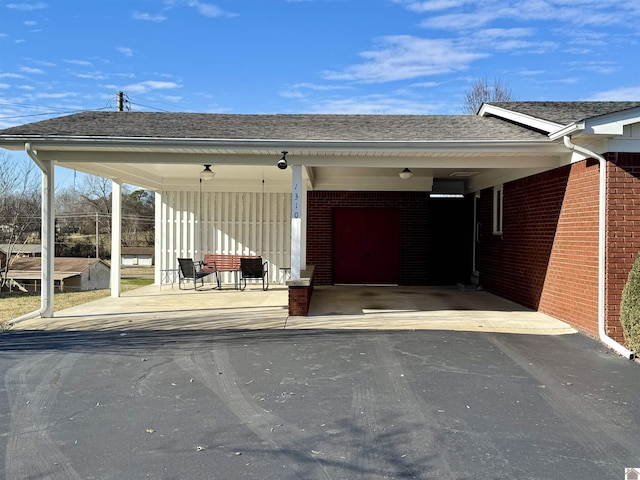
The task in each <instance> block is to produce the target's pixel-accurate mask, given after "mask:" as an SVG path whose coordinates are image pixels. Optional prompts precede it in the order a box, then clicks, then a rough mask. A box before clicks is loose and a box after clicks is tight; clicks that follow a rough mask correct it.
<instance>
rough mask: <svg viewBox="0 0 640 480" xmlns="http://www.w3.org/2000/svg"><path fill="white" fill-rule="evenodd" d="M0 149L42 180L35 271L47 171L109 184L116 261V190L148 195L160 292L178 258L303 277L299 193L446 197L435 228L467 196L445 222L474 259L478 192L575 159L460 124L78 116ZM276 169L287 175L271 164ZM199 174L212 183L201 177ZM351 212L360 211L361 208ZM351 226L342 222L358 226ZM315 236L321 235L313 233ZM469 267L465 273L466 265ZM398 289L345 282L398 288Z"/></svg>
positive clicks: (48, 191) (480, 125) (530, 138)
mask: <svg viewBox="0 0 640 480" xmlns="http://www.w3.org/2000/svg"><path fill="white" fill-rule="evenodd" d="M1 144H2V146H4V147H7V148H23V149H25V150H26V151H27V153H28V154H29V155H30V156H31V158H32V159H33V160H34V161H35V162H36V163H37V164H38V165H39V166H40V168H41V169H42V171H43V173H44V176H43V192H44V193H43V196H44V199H45V201H44V211H43V217H44V218H45V222H44V230H43V238H44V239H45V240H46V241H45V242H44V245H43V257H44V258H45V261H44V264H45V265H49V263H50V262H48V261H47V260H46V259H47V258H50V255H49V252H52V250H53V249H52V245H53V243H52V238H53V218H54V216H53V214H52V205H53V200H52V199H53V166H54V165H58V166H62V167H66V168H71V169H75V170H78V171H82V172H86V173H90V174H95V175H99V176H102V177H106V178H111V179H112V181H113V215H114V218H113V225H114V231H113V239H112V255H113V256H116V258H118V257H119V255H120V232H119V228H118V227H119V225H120V210H121V209H120V194H119V193H120V191H121V186H122V184H123V183H128V184H133V185H136V186H139V187H142V188H145V189H149V190H152V191H155V192H156V247H155V249H156V253H155V258H156V282H160V279H161V278H162V277H164V275H163V273H166V271H167V270H173V269H176V268H177V265H176V258H177V257H178V256H188V257H192V258H194V259H196V260H200V259H201V258H202V256H203V255H204V253H208V252H215V253H236V254H252V255H256V254H258V255H262V256H263V257H265V258H266V259H267V260H269V262H270V265H271V269H270V271H271V274H272V275H273V276H276V277H277V276H279V275H280V273H281V269H290V272H291V280H292V281H293V282H300V281H301V280H304V278H305V271H307V270H308V269H307V267H308V265H307V263H308V262H307V260H308V258H307V255H308V253H307V252H308V248H307V243H308V237H307V233H308V232H310V231H313V227H314V224H313V222H312V221H310V219H309V217H308V194H309V192H325V194H324V195H325V197H331V196H332V195H337V194H338V192H360V193H364V194H375V193H381V192H382V193H388V194H389V195H391V196H393V195H397V194H398V193H404V194H410V193H416V194H422V198H423V199H426V201H428V198H429V196H430V195H431V194H439V195H440V196H441V197H444V199H443V200H441V202H444V203H441V205H442V207H441V210H442V211H441V213H440V214H439V216H440V218H443V219H451V217H452V216H451V215H448V213H447V212H448V208H449V207H448V206H447V202H452V203H449V204H448V205H449V206H450V205H453V204H454V203H455V204H457V205H459V203H458V202H464V201H465V200H461V199H460V198H447V197H464V196H466V197H467V199H466V202H467V204H466V207H465V210H466V214H465V216H464V218H456V220H455V222H450V223H454V224H463V225H464V226H465V232H467V233H466V235H467V237H466V242H465V248H466V249H467V251H465V252H459V254H460V255H464V256H466V257H467V258H469V259H471V257H472V254H473V252H472V249H473V242H472V238H473V229H474V228H475V227H474V225H475V222H474V210H473V208H474V207H473V204H472V202H473V193H474V192H479V191H480V190H481V189H483V188H487V187H490V186H493V185H495V184H497V183H500V182H506V181H509V180H512V179H516V178H522V177H526V176H529V175H532V174H535V173H538V172H542V171H545V170H548V169H553V168H556V167H558V166H560V165H562V164H567V163H569V162H570V161H571V152H570V151H569V150H567V149H566V148H565V147H564V146H563V145H562V144H561V143H559V142H552V141H550V140H549V138H548V137H547V136H546V135H544V134H542V133H540V132H538V131H534V130H531V129H528V128H522V127H520V126H516V125H513V124H511V123H509V122H504V121H501V120H499V119H496V118H493V117H480V116H470V115H465V116H427V117H425V116H411V115H373V116H362V115H218V114H182V113H138V112H84V113H80V114H75V115H70V116H67V117H60V118H56V119H52V120H46V121H43V122H37V123H34V124H29V125H24V126H22V127H14V128H12V129H8V130H5V131H4V132H2V142H1ZM285 152H286V153H285ZM283 158H284V159H286V162H287V163H288V168H286V169H280V168H278V167H277V166H276V164H277V163H278V161H279V160H281V159H283ZM207 165H209V166H210V167H206V166H207ZM207 169H210V170H211V171H213V173H214V174H215V176H214V178H213V179H205V177H203V176H201V173H202V172H203V170H207ZM403 172H404V173H403ZM405 173H409V175H408V176H407V175H405ZM400 174H403V175H402V176H401V175H400ZM404 202H405V203H413V200H412V198H411V197H407V198H406V199H405V200H404ZM354 205H355V206H356V207H357V208H360V209H361V210H360V211H361V212H364V210H363V209H364V208H367V209H368V208H369V205H363V204H354ZM347 206H349V205H347ZM457 208H458V209H459V207H457ZM375 214H376V212H374V215H375ZM348 218H350V219H351V220H349V219H348V220H347V221H346V225H349V224H350V222H351V221H352V220H353V219H354V218H357V217H354V216H351V217H348ZM374 223H375V218H374ZM388 230H390V228H388V227H387V226H381V228H379V229H377V231H388ZM391 230H393V227H391ZM442 230H444V229H439V231H442ZM350 233H351V232H350V231H347V234H346V238H348V237H349V236H350ZM320 235H321V234H320ZM314 238H315V239H317V238H319V236H318V235H316V234H315V232H314ZM443 243H444V244H446V243H447V242H443ZM404 248H411V246H409V247H407V246H404ZM413 248H415V249H416V251H415V252H414V253H413V256H414V257H416V256H418V257H419V256H420V252H419V249H420V248H423V249H424V245H423V246H422V247H421V246H420V245H419V244H418V245H415V247H413ZM353 251H354V250H351V252H353ZM356 251H357V250H356ZM378 252H382V254H384V253H385V252H386V250H385V249H384V248H382V249H378ZM373 253H374V254H375V251H374V252H373ZM379 254H380V253H379ZM330 255H332V253H330ZM367 261H368V262H371V263H372V264H382V265H383V266H382V268H379V269H378V271H386V270H388V268H386V265H387V264H388V263H389V259H388V258H376V257H373V258H368V259H367ZM333 264H334V260H333V258H323V259H322V265H317V266H316V268H317V269H319V270H320V271H316V272H315V274H316V275H317V274H320V276H321V278H320V280H321V281H320V282H319V283H333V282H334V274H335V272H334V271H333V269H332V265H333ZM356 266H357V263H356ZM114 267H116V268H112V277H111V280H112V281H111V288H112V296H114V297H117V296H118V295H119V292H120V288H119V279H120V272H119V269H118V268H117V265H114ZM399 268H403V266H402V264H401V265H400V266H399ZM467 269H468V271H469V273H470V274H471V273H472V270H473V265H472V264H471V263H470V262H469V264H468V265H467ZM46 273H47V272H45V278H48V277H50V275H46ZM402 278H403V277H402V274H401V276H400V280H401V281H400V282H398V281H396V279H398V277H397V276H396V277H395V278H392V279H391V280H387V279H384V278H383V279H382V281H378V279H374V281H373V282H367V281H365V282H362V281H361V280H360V279H356V281H355V282H356V283H403V282H402ZM272 280H276V278H273V279H272ZM338 280H340V278H339V279H338ZM315 281H316V283H318V278H316V280H315ZM425 281H426V280H425V278H422V279H421V278H418V279H417V280H414V281H413V282H412V283H425ZM433 283H438V282H437V281H435V282H433ZM49 297H50V294H49V292H47V291H46V290H45V289H43V312H42V314H43V315H44V316H50V315H51V313H52V311H51V307H50V303H51V299H50V298H49Z"/></svg>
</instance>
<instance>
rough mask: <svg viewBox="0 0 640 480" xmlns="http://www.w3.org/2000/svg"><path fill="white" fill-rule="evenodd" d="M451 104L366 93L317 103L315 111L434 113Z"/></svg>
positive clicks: (444, 109)
mask: <svg viewBox="0 0 640 480" xmlns="http://www.w3.org/2000/svg"><path fill="white" fill-rule="evenodd" d="M449 109H450V106H448V105H445V104H437V103H434V102H420V101H416V100H414V99H401V98H397V97H395V96H387V95H365V96H360V97H352V98H343V99H339V100H328V101H323V102H319V103H316V104H315V105H314V106H313V111H314V113H325V114H351V115H358V114H362V115H366V114H379V115H382V114H384V115H433V114H436V113H441V112H444V111H448V110H449Z"/></svg>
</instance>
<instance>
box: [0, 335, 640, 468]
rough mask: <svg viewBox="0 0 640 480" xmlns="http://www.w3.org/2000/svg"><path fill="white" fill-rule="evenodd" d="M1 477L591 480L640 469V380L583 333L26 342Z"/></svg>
mask: <svg viewBox="0 0 640 480" xmlns="http://www.w3.org/2000/svg"><path fill="white" fill-rule="evenodd" d="M0 351H1V353H0V374H1V375H2V378H3V379H4V382H2V383H0V452H1V453H0V458H1V459H2V460H1V462H0V476H2V474H3V473H4V477H5V478H6V479H8V480H16V479H61V480H62V479H64V480H69V479H127V480H134V479H142V478H153V479H204V478H207V479H236V478H242V479H245V478H246V479H265V478H274V479H276V478H277V479H292V480H293V479H383V478H416V479H424V478H438V479H502V478H504V479H513V478H527V479H559V478H580V479H582V480H585V479H594V480H595V479H598V480H601V479H603V478H611V479H617V478H620V479H622V478H624V469H625V467H638V466H640V442H639V441H638V439H640V365H638V364H637V363H634V362H630V361H629V360H625V359H622V358H621V357H619V356H617V355H615V354H612V353H610V352H609V351H608V350H607V349H605V348H604V347H602V346H601V345H600V344H599V343H598V342H596V341H594V340H592V339H590V338H587V337H585V336H583V335H581V334H565V335H523V334H507V333H496V332H473V331H444V330H415V331H412V330H401V331H388V330H364V329H361V330H330V329H324V330H314V329H305V330H281V329H280V330H275V329H264V330H260V329H257V330H241V329H233V330H224V329H222V330H198V329H190V330H180V329H175V330H166V329H165V330H152V329H144V330H142V329H139V330H136V329H135V328H130V329H128V330H126V331H125V330H120V331H117V330H113V331H63V330H57V331H55V330H53V331H44V330H28V329H21V330H15V331H12V332H9V333H5V334H3V335H1V336H0Z"/></svg>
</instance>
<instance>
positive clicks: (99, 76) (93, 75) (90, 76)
mask: <svg viewBox="0 0 640 480" xmlns="http://www.w3.org/2000/svg"><path fill="white" fill-rule="evenodd" d="M72 75H74V76H76V77H78V78H84V79H87V80H104V79H105V78H107V77H106V76H105V74H104V73H102V72H100V71H96V72H88V73H77V72H73V73H72Z"/></svg>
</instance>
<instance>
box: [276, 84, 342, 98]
mask: <svg viewBox="0 0 640 480" xmlns="http://www.w3.org/2000/svg"><path fill="white" fill-rule="evenodd" d="M350 88H351V87H348V86H344V85H317V84H315V83H306V82H303V83H296V84H293V85H286V86H285V89H284V90H281V91H280V96H281V97H284V98H305V97H306V94H305V93H304V91H314V92H328V91H334V90H347V89H350Z"/></svg>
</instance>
